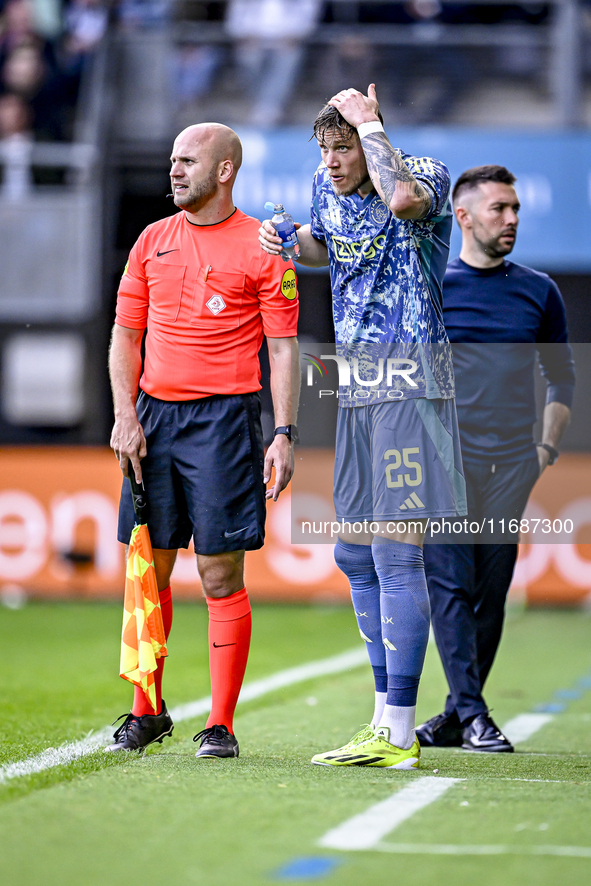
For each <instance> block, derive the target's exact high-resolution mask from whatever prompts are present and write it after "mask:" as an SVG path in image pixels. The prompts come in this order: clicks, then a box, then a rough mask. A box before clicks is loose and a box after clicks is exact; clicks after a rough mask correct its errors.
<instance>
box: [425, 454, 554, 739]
mask: <svg viewBox="0 0 591 886" xmlns="http://www.w3.org/2000/svg"><path fill="white" fill-rule="evenodd" d="M464 474H465V478H466V493H467V497H468V517H467V518H466V519H467V520H468V521H469V522H471V521H477V522H478V523H479V524H481V523H482V521H483V520H486V524H485V532H483V533H479V534H477V535H473V536H472V535H469V534H468V535H462V536H449V535H448V536H446V537H445V538H446V541H447V540H451V539H452V538H453V542H454V543H453V544H452V543H446V544H430V543H426V544H425V548H424V555H425V571H426V574H427V585H428V588H429V599H430V601H431V618H432V623H433V632H434V634H435V640H436V642H437V648H438V650H439V655H440V656H441V661H442V663H443V668H444V671H445V676H446V678H447V682H448V684H449V695H448V697H447V701H446V704H445V712H446V714H451V713H452V712H453V711H455V712H456V713H457V716H458V718H459V720H460V722H462V721H466V720H469V719H470V718H472V717H474V716H476V715H477V714H481V713H485V712H486V711H487V710H488V707H487V704H486V702H485V700H484V698H483V696H482V690H483V687H484V684H485V681H486V678H487V676H488V674H489V671H490V669H491V667H492V664H493V661H494V658H495V655H496V652H497V649H498V646H499V643H500V640H501V634H502V631H503V620H504V615H505V600H506V598H507V593H508V591H509V585H510V584H511V578H512V576H513V569H514V567H515V560H516V558H517V542H518V535H517V534H515V533H513V534H511V533H509V532H508V530H507V526H508V521H509V520H511V519H517V520H519V519H520V518H521V516H522V514H523V511H524V509H525V506H526V504H527V499H528V497H529V494H530V492H531V490H532V488H533V486H534V483H535V482H536V480H537V478H538V474H539V466H538V459H537V456H536V455H535V453H534V454H533V455H532V457H531V458H528V459H526V460H525V461H520V462H514V463H511V464H497V465H492V464H491V463H490V462H487V463H485V462H466V461H465V462H464ZM463 519H464V518H462V522H463ZM502 519H504V520H505V533H504V534H503V533H501V532H500V529H501V526H502V524H501V522H500V521H501V520H502ZM490 520H492V521H493V523H492V528H493V531H492V533H491V531H490V529H491V523H490Z"/></svg>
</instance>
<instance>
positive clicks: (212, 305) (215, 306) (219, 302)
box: [205, 295, 226, 314]
mask: <svg viewBox="0 0 591 886" xmlns="http://www.w3.org/2000/svg"><path fill="white" fill-rule="evenodd" d="M205 304H206V305H207V307H208V308H209V310H210V311H211V313H212V314H219V313H220V311H223V310H224V308H225V307H226V302H225V301H224V299H223V298H222V297H221V295H212V297H211V298H210V299H209V301H207V302H205Z"/></svg>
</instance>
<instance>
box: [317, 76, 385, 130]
mask: <svg viewBox="0 0 591 886" xmlns="http://www.w3.org/2000/svg"><path fill="white" fill-rule="evenodd" d="M328 104H329V105H332V107H333V108H336V109H337V111H338V112H339V113H340V114H341V116H342V117H344V118H345V120H346V121H347V123H350V124H351V126H355V127H357V126H360V125H361V124H362V123H370V122H372V121H373V120H379V117H378V109H379V104H378V96H377V93H376V87H375V84H374V83H370V84H369V86H368V89H367V95H364V94H363V93H362V92H359V90H358V89H342V90H341V92H337V94H336V95H333V97H332V98H331V100H330V101H329V103H328Z"/></svg>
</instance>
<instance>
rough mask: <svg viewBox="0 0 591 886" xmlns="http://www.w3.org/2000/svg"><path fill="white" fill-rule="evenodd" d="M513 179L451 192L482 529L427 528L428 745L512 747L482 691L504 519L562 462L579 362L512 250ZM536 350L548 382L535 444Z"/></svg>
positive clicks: (463, 430)
mask: <svg viewBox="0 0 591 886" xmlns="http://www.w3.org/2000/svg"><path fill="white" fill-rule="evenodd" d="M514 182H515V177H514V176H513V175H512V174H511V173H510V172H509V171H508V170H507V169H505V167H503V166H479V167H476V168H475V169H470V170H468V171H467V172H465V173H463V175H462V176H460V178H459V179H458V181H457V182H456V185H455V187H454V191H453V203H454V210H455V213H456V217H457V220H458V223H459V225H460V227H461V229H462V250H461V252H460V257H459V258H458V259H456V260H455V261H453V262H451V263H450V265H449V266H448V269H447V272H446V275H445V278H444V284H443V299H444V304H443V310H444V322H445V326H446V329H447V333H448V335H449V339H450V341H451V342H452V343H454V370H455V373H456V404H457V410H458V419H459V426H460V440H461V447H462V459H463V462H464V472H465V477H466V492H467V497H468V518H467V519H468V522H469V523H472V529H475V528H476V527H475V523H476V522H477V523H478V532H477V533H475V532H474V533H472V534H470V533H468V534H466V533H465V534H463V535H454V534H451V533H449V531H448V532H447V534H443V531H442V532H441V534H436V532H435V531H433V533H432V535H431V538H433V539H435V540H437V541H439V540H441V541H444V540H445V542H446V543H445V544H426V545H425V549H424V556H425V570H426V573H427V581H428V588H429V598H430V601H431V612H432V621H433V630H434V633H435V639H436V641H437V648H438V650H439V654H440V656H441V660H442V663H443V667H444V670H445V675H446V677H447V681H448V684H449V695H448V697H447V700H446V704H445V709H444V711H443V713H441V714H438V715H436V716H435V717H432V718H431V719H430V720H428V721H427V722H426V723H424V724H423V725H421V726H419V727H418V728H417V737H418V738H419V741H420V743H421V745H423V746H425V745H427V746H437V747H445V746H447V747H454V746H456V747H460V746H461V747H463V748H465V749H466V750H471V751H487V752H497V751H512V750H513V746H512V745H511V743H510V741H509V740H508V739H507V738H506V737H505V736H504V735H503V734H502V732H501V731H500V730H499V728H498V726H497V725H496V724H495V722H494V721H493V719H492V718H491V717H490V715H489V713H488V707H487V704H486V702H485V700H484V698H483V697H482V689H483V686H484V683H485V680H486V678H487V676H488V673H489V671H490V669H491V667H492V664H493V661H494V658H495V654H496V651H497V648H498V645H499V642H500V639H501V633H502V628H503V619H504V609H505V599H506V597H507V593H508V590H509V585H510V583H511V578H512V575H513V569H514V566H515V560H516V557H517V542H518V532H511V531H510V526H509V522H510V521H511V520H517V521H519V520H520V518H521V516H522V514H523V511H524V509H525V506H526V504H527V499H528V496H529V494H530V492H531V490H532V488H533V486H534V483H535V482H536V480H537V479H538V477H539V476H540V474H541V473H542V471H543V470H544V469H545V468H546V467H547V466H548V465H551V464H553V463H554V462H555V461H556V458H557V457H558V451H557V446H558V444H559V442H560V439H561V437H562V434H563V433H564V431H565V429H566V427H567V425H568V421H569V417H570V406H571V402H572V396H573V390H574V366H573V361H572V355H571V351H570V348H569V346H568V344H567V329H566V316H565V309H564V303H563V301H562V297H561V295H560V292H559V290H558V288H557V286H556V284H555V283H554V282H553V281H552V280H551V279H550V278H549V277H548V276H547V275H546V274H541V273H538V272H537V271H533V270H531V269H530V268H526V267H523V266H522V265H517V264H514V263H513V262H509V261H507V260H506V259H505V256H506V255H507V254H508V253H510V252H511V250H512V249H513V246H514V244H515V237H516V233H517V226H518V222H519V218H518V212H519V201H518V199H517V194H516V192H515V188H514V187H513V184H514ZM455 343H461V344H455ZM516 343H517V344H516ZM536 352H537V354H538V356H539V360H540V365H541V368H542V372H543V374H544V376H545V378H546V381H547V385H548V386H547V392H546V405H545V408H544V414H543V430H542V440H541V442H539V443H537V444H536V443H534V441H533V439H532V426H533V424H534V422H535V420H536V414H535V401H534V363H535V358H536ZM515 525H516V524H515V523H514V524H513V528H514V527H515ZM445 528H446V527H445ZM445 528H444V529H445ZM427 535H428V537H429V533H428V534H427ZM536 540H538V539H534V541H536ZM539 540H541V541H543V539H539ZM450 542H452V543H450Z"/></svg>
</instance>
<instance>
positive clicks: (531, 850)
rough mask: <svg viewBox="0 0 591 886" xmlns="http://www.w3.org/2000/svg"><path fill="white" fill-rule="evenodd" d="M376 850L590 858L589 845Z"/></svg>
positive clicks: (389, 846) (386, 846) (383, 846)
mask: <svg viewBox="0 0 591 886" xmlns="http://www.w3.org/2000/svg"><path fill="white" fill-rule="evenodd" d="M372 848H373V849H374V850H376V851H378V852H392V853H394V854H397V855H398V854H399V855H559V856H570V857H571V858H591V847H589V846H510V845H507V846H502V845H495V844H491V845H488V846H487V845H482V846H478V845H475V846H470V845H466V846H462V845H461V844H460V845H454V844H449V843H441V844H436V843H378V844H377V845H376V846H373V847H372Z"/></svg>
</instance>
